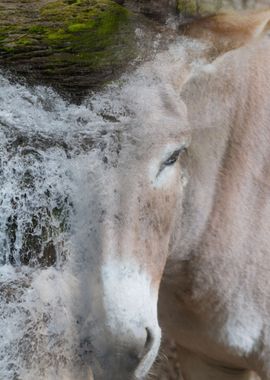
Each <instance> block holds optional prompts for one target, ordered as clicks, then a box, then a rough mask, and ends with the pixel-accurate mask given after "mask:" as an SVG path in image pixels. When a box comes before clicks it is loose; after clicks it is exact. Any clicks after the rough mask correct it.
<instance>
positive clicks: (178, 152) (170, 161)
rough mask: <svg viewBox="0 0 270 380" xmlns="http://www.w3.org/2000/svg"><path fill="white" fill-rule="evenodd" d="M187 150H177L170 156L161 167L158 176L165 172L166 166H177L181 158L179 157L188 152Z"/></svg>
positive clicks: (184, 148)
mask: <svg viewBox="0 0 270 380" xmlns="http://www.w3.org/2000/svg"><path fill="white" fill-rule="evenodd" d="M186 150H187V148H186V147H185V146H182V147H181V148H179V149H177V150H175V151H174V152H173V153H172V154H171V155H170V156H169V158H167V159H166V160H165V161H164V162H163V163H162V164H161V166H160V169H159V171H158V174H157V177H158V176H159V175H160V173H161V172H162V171H163V169H165V168H166V166H172V165H173V164H175V163H176V162H177V160H178V158H179V156H180V155H181V154H182V153H184V152H186Z"/></svg>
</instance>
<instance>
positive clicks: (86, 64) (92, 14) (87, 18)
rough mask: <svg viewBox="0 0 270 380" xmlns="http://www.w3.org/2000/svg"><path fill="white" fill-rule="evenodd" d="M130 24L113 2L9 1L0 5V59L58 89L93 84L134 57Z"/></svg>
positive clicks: (131, 18)
mask: <svg viewBox="0 0 270 380" xmlns="http://www.w3.org/2000/svg"><path fill="white" fill-rule="evenodd" d="M12 5H13V6H12ZM133 22H134V16H133V15H132V13H131V12H130V11H129V10H127V9H126V8H124V7H123V6H121V5H119V4H118V3H117V2H114V1H112V0H58V1H53V2H48V1H46V2H44V1H38V2H36V1H34V0H19V1H18V0H12V1H10V0H9V1H7V2H6V3H5V2H4V3H3V4H2V5H1V6H0V60H1V61H2V63H3V64H4V65H6V66H8V67H9V68H15V69H16V72H17V73H18V74H28V75H29V74H30V75H31V76H32V77H38V78H39V80H45V81H47V82H49V83H54V84H57V85H58V87H59V88H63V89H70V90H72V91H74V90H75V92H76V91H79V90H83V89H89V88H93V87H95V86H96V85H98V84H100V83H104V82H106V81H107V80H110V79H112V78H113V77H114V75H115V73H116V72H117V71H118V70H119V69H121V70H122V69H123V67H124V66H125V65H126V63H127V62H129V61H131V60H132V59H133V58H135V56H136V44H135V37H134V27H133Z"/></svg>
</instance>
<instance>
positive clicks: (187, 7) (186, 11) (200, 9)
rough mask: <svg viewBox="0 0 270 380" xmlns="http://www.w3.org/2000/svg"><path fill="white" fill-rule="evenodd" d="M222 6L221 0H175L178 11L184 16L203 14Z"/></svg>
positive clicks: (215, 10)
mask: <svg viewBox="0 0 270 380" xmlns="http://www.w3.org/2000/svg"><path fill="white" fill-rule="evenodd" d="M222 7H223V0H177V10H178V12H179V13H180V14H181V15H183V16H185V17H190V16H205V15H209V14H213V13H216V12H217V11H219V10H220V9H221V8H222Z"/></svg>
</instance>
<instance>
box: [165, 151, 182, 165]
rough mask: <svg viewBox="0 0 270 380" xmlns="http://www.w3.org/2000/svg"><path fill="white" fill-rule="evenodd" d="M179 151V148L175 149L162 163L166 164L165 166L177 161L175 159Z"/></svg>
mask: <svg viewBox="0 0 270 380" xmlns="http://www.w3.org/2000/svg"><path fill="white" fill-rule="evenodd" d="M180 151H181V149H178V150H176V151H175V152H174V153H173V154H172V155H171V157H169V158H168V160H166V161H165V162H164V165H166V166H170V165H173V164H174V163H175V162H176V161H177V159H178V157H179V154H180Z"/></svg>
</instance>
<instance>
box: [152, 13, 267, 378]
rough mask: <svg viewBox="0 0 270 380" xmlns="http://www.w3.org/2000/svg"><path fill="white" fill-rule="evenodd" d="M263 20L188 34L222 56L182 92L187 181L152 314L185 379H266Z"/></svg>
mask: <svg viewBox="0 0 270 380" xmlns="http://www.w3.org/2000/svg"><path fill="white" fill-rule="evenodd" d="M224 19H225V23H223V24H222V22H223V21H224ZM269 19H270V12H269V11H265V12H263V13H255V14H254V16H252V15H250V14H249V15H245V16H244V18H243V19H239V22H238V18H236V16H231V18H230V17H229V16H228V15H226V16H219V17H216V18H211V19H207V20H204V21H201V22H199V23H198V24H197V25H198V26H196V24H193V25H192V26H191V27H190V28H189V30H190V31H192V33H191V34H192V35H193V36H195V35H199V34H200V33H201V31H202V30H203V34H202V37H203V38H206V36H207V39H208V40H210V41H212V43H213V44H214V45H215V44H216V46H218V50H219V52H222V54H221V55H219V57H218V58H217V59H216V60H214V61H213V62H212V63H211V64H210V65H207V66H206V67H205V68H203V69H202V70H200V72H198V73H197V74H194V75H193V76H192V77H191V78H190V79H189V80H188V81H187V82H186V83H185V84H184V85H183V87H182V88H181V97H182V99H183V101H184V102H185V103H186V105H187V109H188V118H189V123H190V126H191V129H192V131H193V132H192V139H191V145H190V147H189V152H188V159H186V160H185V162H183V163H182V166H184V167H185V170H186V171H187V172H188V176H189V182H188V185H187V187H186V188H185V193H184V201H183V210H184V211H183V215H182V216H181V221H180V220H179V222H178V223H176V226H177V227H176V230H175V233H174V238H173V239H172V241H171V256H170V257H169V260H168V262H167V266H166V270H165V274H164V278H163V281H162V284H161V289H160V300H159V308H160V319H161V322H162V326H163V328H164V329H165V331H166V332H167V333H168V334H170V335H171V336H172V337H174V339H176V341H177V343H178V345H179V357H180V360H181V362H182V366H183V373H184V378H185V380H210V379H213V380H233V379H235V380H244V379H250V380H251V379H255V378H257V376H256V375H255V373H254V372H256V373H257V374H258V375H259V376H260V378H261V379H263V380H269V379H270V235H269V228H270V39H269V37H268V36H267V35H265V28H267V23H268V21H269ZM196 28H197V29H196ZM202 28H203V29H202ZM204 28H205V29H204ZM260 36H261V37H260ZM238 37H239V39H238V40H237V38H238ZM230 41H231V42H230ZM224 46H225V48H224ZM224 51H226V53H224ZM252 371H254V372H252Z"/></svg>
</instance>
